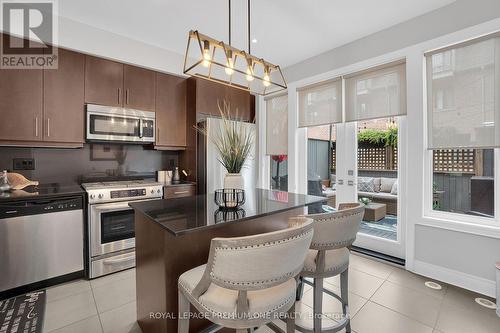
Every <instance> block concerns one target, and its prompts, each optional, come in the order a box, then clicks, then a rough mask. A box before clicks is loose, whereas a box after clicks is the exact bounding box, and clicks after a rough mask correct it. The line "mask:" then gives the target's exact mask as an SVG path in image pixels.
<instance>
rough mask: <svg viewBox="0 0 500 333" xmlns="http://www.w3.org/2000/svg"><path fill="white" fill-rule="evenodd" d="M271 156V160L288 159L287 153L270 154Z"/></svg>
mask: <svg viewBox="0 0 500 333" xmlns="http://www.w3.org/2000/svg"><path fill="white" fill-rule="evenodd" d="M271 158H272V159H273V161H276V162H279V163H281V162H283V161H286V160H287V159H288V155H273V156H271Z"/></svg>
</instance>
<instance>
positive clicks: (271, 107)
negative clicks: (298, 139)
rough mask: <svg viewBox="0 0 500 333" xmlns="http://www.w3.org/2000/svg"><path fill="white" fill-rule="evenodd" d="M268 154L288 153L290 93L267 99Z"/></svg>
mask: <svg viewBox="0 0 500 333" xmlns="http://www.w3.org/2000/svg"><path fill="white" fill-rule="evenodd" d="M266 117H267V119H266V132H267V133H266V154H267V155H288V95H280V96H276V97H272V98H269V99H266Z"/></svg>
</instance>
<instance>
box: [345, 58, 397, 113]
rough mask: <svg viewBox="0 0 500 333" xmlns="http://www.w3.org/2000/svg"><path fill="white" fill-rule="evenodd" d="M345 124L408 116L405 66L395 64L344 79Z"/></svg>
mask: <svg viewBox="0 0 500 333" xmlns="http://www.w3.org/2000/svg"><path fill="white" fill-rule="evenodd" d="M345 90H346V96H345V98H346V100H345V121H346V122H349V121H358V120H369V119H376V118H387V117H393V116H401V115H405V114H406V63H405V62H404V61H398V62H393V63H390V64H385V65H382V66H377V67H375V68H371V69H368V70H364V71H361V72H357V73H353V74H350V75H347V76H345Z"/></svg>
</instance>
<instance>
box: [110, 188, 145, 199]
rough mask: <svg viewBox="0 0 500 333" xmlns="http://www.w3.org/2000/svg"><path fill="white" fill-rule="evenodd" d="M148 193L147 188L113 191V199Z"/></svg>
mask: <svg viewBox="0 0 500 333" xmlns="http://www.w3.org/2000/svg"><path fill="white" fill-rule="evenodd" d="M144 195H146V189H145V188H138V189H133V190H121V191H111V199H117V198H133V197H140V196H144Z"/></svg>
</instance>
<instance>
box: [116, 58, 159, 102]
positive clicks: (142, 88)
mask: <svg viewBox="0 0 500 333" xmlns="http://www.w3.org/2000/svg"><path fill="white" fill-rule="evenodd" d="M155 77H156V73H155V72H153V71H150V70H147V69H144V68H139V67H135V66H129V65H124V75H123V87H124V89H125V98H124V102H123V106H125V107H128V108H132V109H138V110H145V111H154V110H155Z"/></svg>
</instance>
